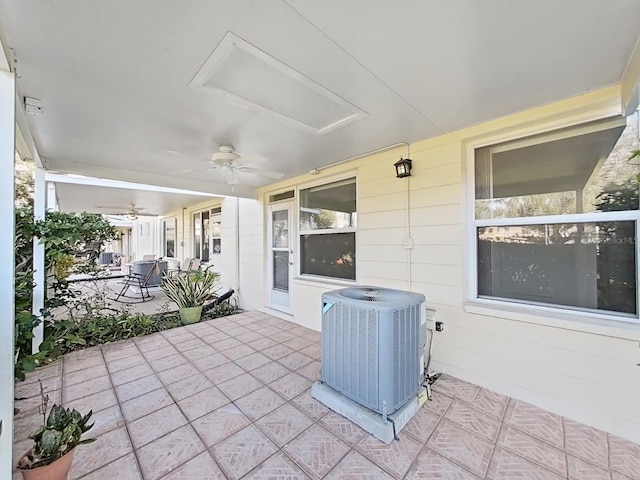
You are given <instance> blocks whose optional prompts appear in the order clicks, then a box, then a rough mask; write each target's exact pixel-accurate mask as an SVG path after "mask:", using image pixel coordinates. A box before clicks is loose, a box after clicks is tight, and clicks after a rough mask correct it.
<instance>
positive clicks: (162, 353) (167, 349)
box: [142, 340, 180, 363]
mask: <svg viewBox="0 0 640 480" xmlns="http://www.w3.org/2000/svg"><path fill="white" fill-rule="evenodd" d="M165 342H167V346H163V347H160V348H157V349H155V350H148V351H146V352H143V353H142V355H143V356H144V358H146V359H147V361H148V362H149V363H151V362H152V361H153V360H158V359H160V358H166V357H170V356H171V355H175V354H177V353H180V352H178V350H176V349H175V348H173V345H171V344H170V343H169V342H168V341H166V340H165Z"/></svg>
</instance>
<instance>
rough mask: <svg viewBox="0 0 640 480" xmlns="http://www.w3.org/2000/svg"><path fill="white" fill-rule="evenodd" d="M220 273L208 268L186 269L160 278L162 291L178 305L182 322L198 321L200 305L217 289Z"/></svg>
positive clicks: (200, 311) (200, 312)
mask: <svg viewBox="0 0 640 480" xmlns="http://www.w3.org/2000/svg"><path fill="white" fill-rule="evenodd" d="M219 279H220V274H219V273H218V272H212V271H210V270H209V269H206V270H203V271H200V270H187V271H186V272H180V273H177V274H173V275H165V277H164V278H163V279H162V285H161V286H162V291H163V292H164V293H165V294H166V295H167V297H169V300H171V301H173V302H175V303H176V305H178V310H179V312H180V318H181V319H182V323H184V324H189V323H196V322H198V321H200V315H201V314H202V306H203V305H204V302H205V301H206V300H208V299H209V298H211V297H212V296H213V295H214V294H215V292H216V291H217V290H218V280H219Z"/></svg>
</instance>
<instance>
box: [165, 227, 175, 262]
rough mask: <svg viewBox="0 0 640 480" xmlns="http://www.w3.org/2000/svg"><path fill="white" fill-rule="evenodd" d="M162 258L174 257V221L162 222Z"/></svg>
mask: <svg viewBox="0 0 640 480" xmlns="http://www.w3.org/2000/svg"><path fill="white" fill-rule="evenodd" d="M162 250H163V252H162V256H164V257H171V258H175V256H176V219H175V218H171V219H169V220H163V221H162Z"/></svg>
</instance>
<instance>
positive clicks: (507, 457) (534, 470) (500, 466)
mask: <svg viewBox="0 0 640 480" xmlns="http://www.w3.org/2000/svg"><path fill="white" fill-rule="evenodd" d="M523 478H526V479H528V480H561V479H563V478H565V477H561V476H560V475H558V474H556V473H553V472H552V471H550V470H547V469H546V468H544V467H541V466H539V465H536V464H535V463H531V462H529V461H527V460H525V459H523V458H521V457H519V456H517V455H514V454H512V453H509V452H507V451H506V450H503V449H502V448H500V447H496V451H495V452H494V454H493V457H492V459H491V465H489V471H488V472H487V479H489V480H515V479H523Z"/></svg>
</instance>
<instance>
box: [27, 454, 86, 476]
mask: <svg viewBox="0 0 640 480" xmlns="http://www.w3.org/2000/svg"><path fill="white" fill-rule="evenodd" d="M75 451H76V449H75V448H73V449H71V451H69V453H67V454H65V455H63V456H62V457H60V458H59V459H58V460H56V461H55V462H53V463H50V464H49V465H45V466H43V467H38V468H30V469H28V470H20V471H21V472H22V478H24V480H67V475H69V469H71V462H72V461H73V454H74V453H75Z"/></svg>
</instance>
